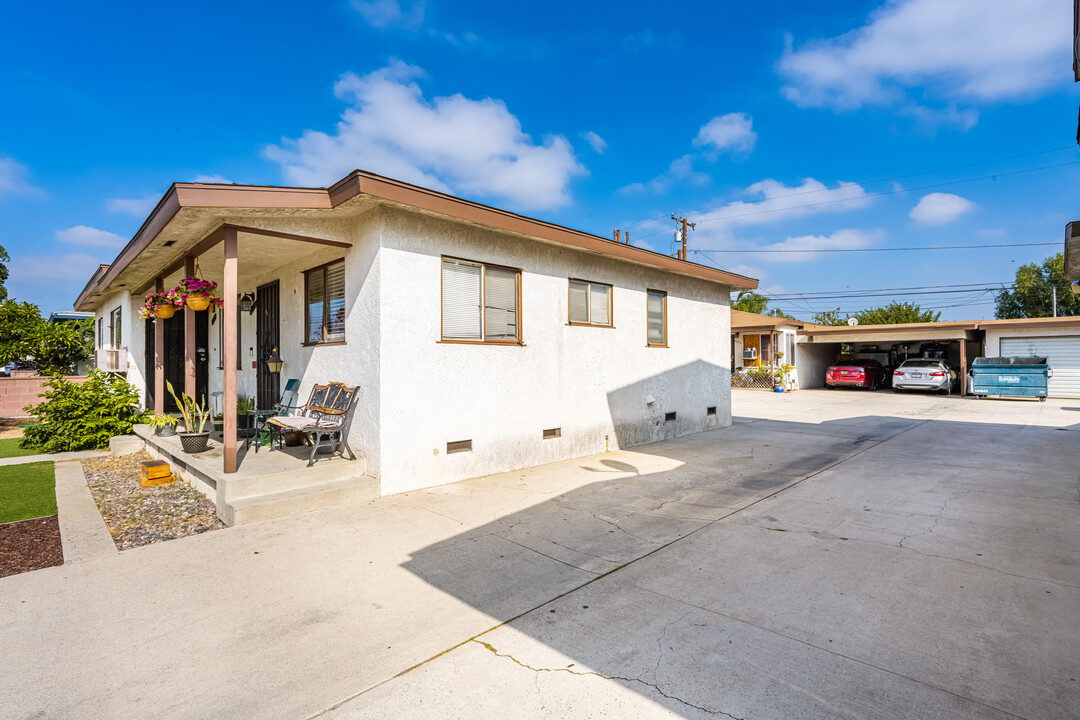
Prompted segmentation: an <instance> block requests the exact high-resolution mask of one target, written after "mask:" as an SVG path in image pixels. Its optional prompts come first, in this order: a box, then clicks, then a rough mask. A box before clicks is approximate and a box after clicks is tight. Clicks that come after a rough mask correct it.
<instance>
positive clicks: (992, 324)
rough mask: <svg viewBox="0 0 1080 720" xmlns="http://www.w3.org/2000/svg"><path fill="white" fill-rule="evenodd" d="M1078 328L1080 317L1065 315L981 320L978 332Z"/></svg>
mask: <svg viewBox="0 0 1080 720" xmlns="http://www.w3.org/2000/svg"><path fill="white" fill-rule="evenodd" d="M1071 326H1076V327H1080V316H1076V315H1066V316H1063V317H1043V318H1009V319H1004V320H983V321H981V322H980V323H979V329H980V330H988V329H994V328H1040V327H1041V328H1047V329H1050V328H1055V327H1071Z"/></svg>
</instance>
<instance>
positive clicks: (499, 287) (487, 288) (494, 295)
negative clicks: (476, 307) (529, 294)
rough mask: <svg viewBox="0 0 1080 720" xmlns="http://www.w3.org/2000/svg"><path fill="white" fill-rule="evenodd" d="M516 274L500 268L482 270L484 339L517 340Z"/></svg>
mask: <svg viewBox="0 0 1080 720" xmlns="http://www.w3.org/2000/svg"><path fill="white" fill-rule="evenodd" d="M517 283H518V274H517V272H515V271H513V270H503V269H502V268H492V267H488V268H484V339H485V340H517V339H518V322H517V313H518V307H517V295H518V293H517Z"/></svg>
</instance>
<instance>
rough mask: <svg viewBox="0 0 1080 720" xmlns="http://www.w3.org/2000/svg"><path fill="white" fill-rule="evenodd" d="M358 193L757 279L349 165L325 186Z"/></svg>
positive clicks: (748, 282) (626, 255) (741, 281)
mask: <svg viewBox="0 0 1080 720" xmlns="http://www.w3.org/2000/svg"><path fill="white" fill-rule="evenodd" d="M358 195H368V196H371V197H374V198H378V199H381V200H388V201H390V202H395V203H400V204H401V205H406V206H409V207H413V208H418V209H421V210H427V211H429V212H433V213H436V214H438V215H444V216H448V217H452V218H455V219H458V220H464V221H466V222H472V223H476V224H477V225H484V226H486V227H490V228H494V229H496V230H503V231H506V232H512V233H516V234H519V235H525V236H527V237H533V238H538V239H540V240H547V241H548V242H553V243H558V244H560V245H569V246H571V247H576V248H580V249H583V250H588V251H591V252H595V253H599V254H602V255H606V256H608V257H614V258H618V259H621V260H627V261H629V262H632V263H636V264H639V265H648V266H651V267H656V268H660V269H662V270H668V271H670V272H675V273H678V274H680V275H689V276H691V277H697V278H701V279H703V280H709V281H712V282H718V283H723V284H724V285H729V286H731V287H737V288H747V289H754V288H756V287H757V286H758V281H757V280H756V279H754V278H749V277H745V276H743V275H736V274H735V273H729V272H725V271H723V270H716V269H714V268H710V267H706V266H704V265H698V264H697V263H692V262H689V261H685V260H678V259H676V258H673V257H670V256H668V255H662V254H661V253H657V252H653V251H652V250H646V249H644V248H639V247H634V246H633V245H627V244H624V243H617V242H615V241H614V240H611V239H608V238H604V237H600V236H599V235H592V234H589V233H586V232H582V231H580V230H573V229H571V228H567V227H563V226H561V225H556V224H554V223H549V222H545V221H543V220H537V219H535V218H530V217H526V216H524V215H518V214H517V213H512V212H509V211H508V210H500V209H499V208H495V207H491V206H490V205H483V204H481V203H477V202H473V201H471V200H463V199H461V198H458V197H454V196H453V195H447V194H446V193H441V192H438V191H435V190H429V189H427V188H422V187H419V186H417V185H411V184H409V183H406V182H402V181H400V180H394V179H392V178H386V177H382V176H380V175H375V174H374V173H369V172H365V171H363V170H354V171H353V172H352V173H350V174H349V175H347V176H346V177H344V178H342V179H341V180H339V181H338V182H337V183H335V184H334V185H332V186H331V187H330V200H331V202H333V204H334V206H335V207H336V206H338V205H340V204H341V203H343V202H346V201H348V200H351V199H352V198H354V197H357V196H358Z"/></svg>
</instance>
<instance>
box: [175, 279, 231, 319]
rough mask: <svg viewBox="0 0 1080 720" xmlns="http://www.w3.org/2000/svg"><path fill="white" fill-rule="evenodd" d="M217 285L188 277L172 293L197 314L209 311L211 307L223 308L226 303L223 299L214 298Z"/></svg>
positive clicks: (209, 281)
mask: <svg viewBox="0 0 1080 720" xmlns="http://www.w3.org/2000/svg"><path fill="white" fill-rule="evenodd" d="M216 290H217V283H216V282H214V281H213V280H203V279H202V278H200V277H187V278H184V279H183V280H181V281H180V284H179V285H177V286H176V287H175V288H173V290H172V291H171V292H175V293H176V296H177V297H178V298H180V300H181V301H182V302H184V303H187V306H188V307H189V308H191V309H192V310H195V311H196V312H198V311H201V310H206V309H208V308H209V307H210V306H211V305H216V306H217V307H221V306H222V305H224V302H223V301H222V300H221V298H218V297H214V293H215V291H216Z"/></svg>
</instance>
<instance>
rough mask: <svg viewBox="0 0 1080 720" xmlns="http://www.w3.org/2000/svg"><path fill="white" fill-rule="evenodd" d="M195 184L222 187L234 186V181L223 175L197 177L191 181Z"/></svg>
mask: <svg viewBox="0 0 1080 720" xmlns="http://www.w3.org/2000/svg"><path fill="white" fill-rule="evenodd" d="M191 182H195V183H218V184H220V185H232V184H233V181H232V180H230V179H229V178H227V177H223V176H221V175H196V176H195V177H193V178H192V179H191Z"/></svg>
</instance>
